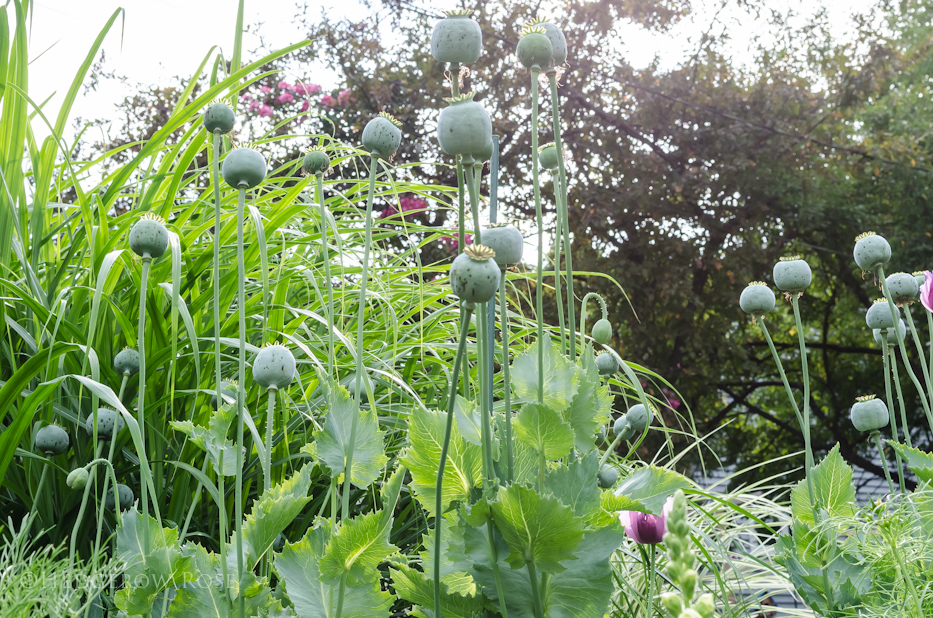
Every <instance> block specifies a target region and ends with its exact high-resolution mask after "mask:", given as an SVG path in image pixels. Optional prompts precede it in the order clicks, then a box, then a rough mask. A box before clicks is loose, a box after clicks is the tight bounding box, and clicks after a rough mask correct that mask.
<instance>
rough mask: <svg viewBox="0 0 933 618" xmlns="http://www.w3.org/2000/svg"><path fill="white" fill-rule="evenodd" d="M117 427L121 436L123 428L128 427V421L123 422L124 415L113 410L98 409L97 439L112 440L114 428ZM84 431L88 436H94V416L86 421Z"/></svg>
mask: <svg viewBox="0 0 933 618" xmlns="http://www.w3.org/2000/svg"><path fill="white" fill-rule="evenodd" d="M114 425H116V427H117V431H116V433H117V434H119V433H120V432H121V431H123V427H124V426H125V425H126V421H124V420H123V415H122V414H120V413H119V412H117V411H116V410H111V409H110V408H98V409H97V439H98V440H100V441H103V440H110V439H111V438H112V437H113V434H114V431H113V427H114ZM84 431H86V432H87V435H89V436H93V435H94V415H93V414H91V415H90V416H88V417H87V420H86V421H84Z"/></svg>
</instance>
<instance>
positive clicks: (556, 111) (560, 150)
mask: <svg viewBox="0 0 933 618" xmlns="http://www.w3.org/2000/svg"><path fill="white" fill-rule="evenodd" d="M547 75H548V82H549V83H550V86H551V116H552V117H553V121H554V147H555V148H557V173H558V179H559V180H560V192H561V199H560V203H559V204H558V205H557V210H558V214H557V216H558V217H560V218H562V219H563V221H562V223H561V229H562V230H563V234H564V243H563V245H564V254H565V255H566V256H567V257H566V262H567V277H566V278H567V320H568V322H569V323H570V360H574V359H575V358H576V356H577V333H576V332H575V331H574V330H573V323H574V322H575V321H576V317H575V315H574V314H575V312H576V304H575V302H574V298H573V250H572V248H571V246H570V217H569V214H568V208H567V171H566V169H565V165H564V146H563V141H562V140H561V129H560V97H559V96H558V94H557V71H556V70H551V71H548V73H547ZM535 152H537V150H535ZM581 336H582V333H581Z"/></svg>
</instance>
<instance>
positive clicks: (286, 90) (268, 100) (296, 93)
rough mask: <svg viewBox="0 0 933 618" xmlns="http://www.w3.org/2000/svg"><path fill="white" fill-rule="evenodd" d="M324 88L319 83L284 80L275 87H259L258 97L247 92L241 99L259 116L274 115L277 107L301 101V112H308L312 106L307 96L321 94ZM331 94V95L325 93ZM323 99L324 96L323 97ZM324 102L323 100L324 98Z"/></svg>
mask: <svg viewBox="0 0 933 618" xmlns="http://www.w3.org/2000/svg"><path fill="white" fill-rule="evenodd" d="M321 90H323V88H321V86H319V85H318V84H302V83H300V82H299V83H295V84H289V83H288V82H286V81H284V80H282V81H280V82H279V83H278V84H276V86H275V88H273V87H272V86H269V85H263V86H260V87H259V93H260V96H259V97H257V98H256V99H254V98H253V95H252V94H250V93H248V92H245V93H243V94H242V95H240V100H241V101H242V102H244V103H248V106H247V109H248V110H249V111H250V112H251V113H253V114H258V115H259V116H266V117H268V116H272V115H273V113H274V112H275V108H277V107H282V106H284V105H290V104H293V103H297V102H299V101H300V105H299V107H298V111H299V112H306V111H308V109H309V108H310V107H311V101H310V100H309V99H308V98H306V97H311V96H313V95H316V94H319V93H320V92H321ZM325 96H330V95H325ZM322 99H323V97H322ZM322 102H323V100H322Z"/></svg>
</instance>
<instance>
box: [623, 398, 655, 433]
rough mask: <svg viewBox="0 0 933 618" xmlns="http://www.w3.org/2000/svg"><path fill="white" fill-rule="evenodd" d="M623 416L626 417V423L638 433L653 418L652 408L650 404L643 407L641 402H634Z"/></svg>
mask: <svg viewBox="0 0 933 618" xmlns="http://www.w3.org/2000/svg"><path fill="white" fill-rule="evenodd" d="M625 418H626V419H628V424H629V425H630V426H631V427H632V429H634V430H635V433H636V434H640V433H642V432H643V431H644V430H645V427H647V426H649V425H650V424H651V421H653V420H654V410H653V409H652V406H649V407H648V408H645V406H643V405H642V404H640V403H636V404H635V405H634V406H632V407H631V408H629V409H628V412H626V413H625Z"/></svg>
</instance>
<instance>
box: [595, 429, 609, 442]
mask: <svg viewBox="0 0 933 618" xmlns="http://www.w3.org/2000/svg"><path fill="white" fill-rule="evenodd" d="M595 443H596V446H602V445H604V444H605V443H606V426H605V425H600V426H599V431H597V432H596V440H595Z"/></svg>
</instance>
